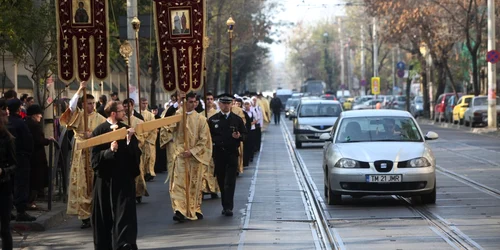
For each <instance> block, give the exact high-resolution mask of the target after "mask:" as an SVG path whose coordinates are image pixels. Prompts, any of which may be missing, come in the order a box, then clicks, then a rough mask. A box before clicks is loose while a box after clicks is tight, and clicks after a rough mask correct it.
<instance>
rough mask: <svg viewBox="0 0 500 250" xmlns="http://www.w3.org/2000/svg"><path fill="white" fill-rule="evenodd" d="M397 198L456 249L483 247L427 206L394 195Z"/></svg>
mask: <svg viewBox="0 0 500 250" xmlns="http://www.w3.org/2000/svg"><path fill="white" fill-rule="evenodd" d="M393 197H394V198H395V199H397V200H400V201H401V202H403V203H404V204H405V205H406V207H407V208H408V209H410V210H411V211H412V212H413V213H415V214H417V215H419V216H420V217H422V218H423V219H424V220H425V221H427V223H428V224H429V225H430V226H431V230H432V231H434V233H436V234H437V235H439V236H440V237H441V238H443V240H444V241H446V242H447V243H448V244H449V245H450V246H452V247H453V248H455V249H480V250H482V249H483V248H482V247H481V246H480V245H479V244H478V243H477V242H475V241H474V240H472V239H471V238H470V237H469V236H467V235H466V234H464V233H463V232H462V231H460V230H459V229H458V228H457V227H455V226H454V225H453V223H450V222H448V221H446V220H445V219H444V218H442V217H441V216H439V215H437V214H435V213H433V212H431V211H429V210H428V209H427V208H426V207H425V206H414V204H413V202H412V201H411V200H410V198H405V197H401V196H397V195H394V196H393Z"/></svg>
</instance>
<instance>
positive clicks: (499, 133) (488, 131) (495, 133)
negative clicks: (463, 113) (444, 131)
mask: <svg viewBox="0 0 500 250" xmlns="http://www.w3.org/2000/svg"><path fill="white" fill-rule="evenodd" d="M417 122H418V123H420V124H426V125H433V126H439V127H442V128H448V129H455V130H461V131H464V132H467V133H473V134H482V135H488V136H497V137H500V129H490V128H486V127H480V128H472V127H466V126H465V125H459V124H453V123H447V122H436V121H434V120H431V119H427V118H420V117H419V118H417Z"/></svg>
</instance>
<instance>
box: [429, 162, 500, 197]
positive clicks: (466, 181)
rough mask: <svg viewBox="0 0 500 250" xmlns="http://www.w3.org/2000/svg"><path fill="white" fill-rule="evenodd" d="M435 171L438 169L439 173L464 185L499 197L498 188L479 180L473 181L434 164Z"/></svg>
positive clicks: (499, 191)
mask: <svg viewBox="0 0 500 250" xmlns="http://www.w3.org/2000/svg"><path fill="white" fill-rule="evenodd" d="M436 171H438V172H440V173H442V174H444V175H446V176H448V177H450V178H453V179H455V180H457V181H459V182H462V183H463V184H465V185H468V186H470V187H472V188H475V189H477V190H479V191H481V192H483V193H486V194H489V195H491V196H493V197H495V198H497V199H500V190H498V189H494V188H491V187H488V186H486V185H483V184H481V183H479V182H476V181H473V180H472V179H470V178H467V177H465V176H463V175H460V174H457V173H455V172H453V171H450V170H448V169H446V168H443V167H440V166H436Z"/></svg>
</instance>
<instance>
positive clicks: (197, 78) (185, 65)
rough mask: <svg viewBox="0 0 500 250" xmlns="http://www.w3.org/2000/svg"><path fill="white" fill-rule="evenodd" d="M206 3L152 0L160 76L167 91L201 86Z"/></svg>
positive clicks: (203, 0) (199, 0)
mask: <svg viewBox="0 0 500 250" xmlns="http://www.w3.org/2000/svg"><path fill="white" fill-rule="evenodd" d="M205 8H206V3H205V0H154V16H155V17H154V19H155V26H156V41H157V46H158V58H159V65H160V75H161V79H162V81H163V87H164V88H165V90H166V91H167V92H174V91H176V90H179V91H183V92H189V91H193V90H197V89H199V88H201V87H202V86H203V69H204V67H205V65H204V63H205V62H204V61H205V60H204V53H205V51H204V50H205V47H204V43H205V39H204V38H205V20H206V9H205Z"/></svg>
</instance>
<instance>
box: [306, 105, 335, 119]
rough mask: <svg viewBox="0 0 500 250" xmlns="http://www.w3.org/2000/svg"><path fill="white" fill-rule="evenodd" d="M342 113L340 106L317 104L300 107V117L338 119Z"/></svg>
mask: <svg viewBox="0 0 500 250" xmlns="http://www.w3.org/2000/svg"><path fill="white" fill-rule="evenodd" d="M340 112H342V108H341V107H340V104H336V103H328V104H325V103H315V104H303V105H301V106H300V114H299V116H300V117H338V116H340Z"/></svg>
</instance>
